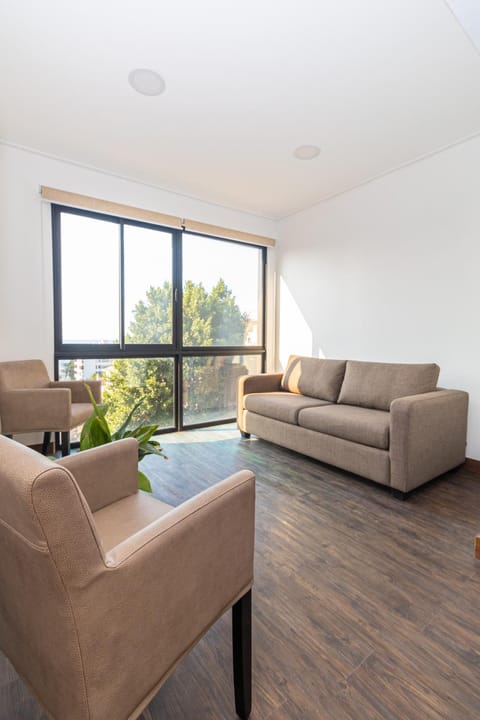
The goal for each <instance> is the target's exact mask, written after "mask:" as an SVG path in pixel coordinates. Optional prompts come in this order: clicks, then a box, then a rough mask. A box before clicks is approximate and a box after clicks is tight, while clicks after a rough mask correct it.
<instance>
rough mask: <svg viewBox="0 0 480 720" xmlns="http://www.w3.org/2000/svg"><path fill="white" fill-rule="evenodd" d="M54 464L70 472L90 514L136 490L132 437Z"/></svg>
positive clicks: (136, 466)
mask: <svg viewBox="0 0 480 720" xmlns="http://www.w3.org/2000/svg"><path fill="white" fill-rule="evenodd" d="M55 462H56V463H57V464H58V465H62V466H63V467H64V468H66V469H67V470H69V471H70V472H71V473H72V475H73V477H74V478H75V481H76V482H77V485H78V486H79V488H80V490H81V491H82V493H83V495H84V496H85V499H86V501H87V503H88V505H89V507H90V510H91V511H92V512H96V511H97V510H100V508H102V507H105V506H106V505H110V504H111V503H113V502H116V501H117V500H121V499H122V498H124V497H127V496H128V495H134V494H135V493H136V492H137V491H138V474H137V472H138V443H137V441H136V440H135V439H134V438H125V439H124V440H117V441H116V442H113V443H108V444H107V445H101V446H100V447H96V448H91V449H90V450H82V452H79V453H76V454H75V455H68V456H67V457H64V458H60V459H59V460H56V461H55Z"/></svg>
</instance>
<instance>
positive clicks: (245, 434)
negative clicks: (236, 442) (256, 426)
mask: <svg viewBox="0 0 480 720" xmlns="http://www.w3.org/2000/svg"><path fill="white" fill-rule="evenodd" d="M240 435H241V436H242V438H244V439H245V440H248V438H249V437H250V433H247V432H245V431H244V430H240Z"/></svg>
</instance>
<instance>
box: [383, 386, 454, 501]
mask: <svg viewBox="0 0 480 720" xmlns="http://www.w3.org/2000/svg"><path fill="white" fill-rule="evenodd" d="M467 411H468V393H466V392H463V391H461V390H436V391H434V392H429V393H422V394H420V395H410V396H408V397H403V398H398V399H397V400H394V401H393V402H392V404H391V406H390V459H391V485H392V487H394V488H396V489H398V490H401V491H403V492H408V491H409V490H413V488H415V487H417V486H418V485H421V484H422V483H424V482H427V480H431V479H432V478H434V477H436V476H437V475H441V474H442V473H444V472H447V470H451V469H452V468H454V467H456V466H457V465H460V464H461V463H463V462H464V461H465V447H466V436H467Z"/></svg>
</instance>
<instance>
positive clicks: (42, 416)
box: [1, 388, 71, 435]
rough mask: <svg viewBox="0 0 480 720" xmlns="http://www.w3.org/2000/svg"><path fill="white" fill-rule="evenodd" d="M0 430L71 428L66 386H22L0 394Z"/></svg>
mask: <svg viewBox="0 0 480 720" xmlns="http://www.w3.org/2000/svg"><path fill="white" fill-rule="evenodd" d="M1 408H2V432H3V433H4V434H6V435H8V434H13V433H22V432H45V431H47V430H54V431H59V432H61V431H62V430H63V431H66V430H69V429H70V413H71V395H70V391H69V390H67V389H66V388H55V389H51V388H21V389H18V390H5V391H4V392H2V393H1Z"/></svg>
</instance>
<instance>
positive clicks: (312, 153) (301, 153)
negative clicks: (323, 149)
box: [293, 145, 320, 160]
mask: <svg viewBox="0 0 480 720" xmlns="http://www.w3.org/2000/svg"><path fill="white" fill-rule="evenodd" d="M293 154H294V156H295V157H296V158H297V160H313V158H316V157H317V155H320V148H319V147H317V146H316V145H300V147H297V148H296V150H294V151H293Z"/></svg>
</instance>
